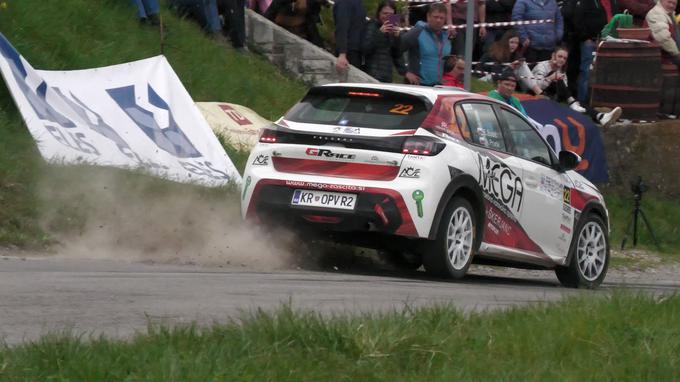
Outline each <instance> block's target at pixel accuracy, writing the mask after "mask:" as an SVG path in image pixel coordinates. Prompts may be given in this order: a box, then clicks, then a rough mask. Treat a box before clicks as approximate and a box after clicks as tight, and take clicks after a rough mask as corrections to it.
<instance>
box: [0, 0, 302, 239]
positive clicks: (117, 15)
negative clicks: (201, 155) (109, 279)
mask: <svg viewBox="0 0 680 382" xmlns="http://www.w3.org/2000/svg"><path fill="white" fill-rule="evenodd" d="M7 3H8V7H7V8H6V9H0V32H2V33H3V34H4V35H5V37H6V38H7V39H8V40H9V41H10V42H11V43H12V44H13V45H14V47H15V48H16V49H17V50H18V51H19V53H20V54H22V55H23V56H24V57H25V58H26V59H27V60H28V62H30V64H31V65H32V66H33V67H34V68H37V69H45V70H71V69H83V68H92V67H100V66H107V65H113V64H119V63H122V62H128V61H132V60H138V59H143V58H147V57H151V56H155V55H158V54H159V53H160V38H159V33H158V31H157V30H156V29H153V28H150V27H144V26H141V25H139V23H138V22H137V20H136V13H135V9H134V8H133V7H132V6H129V1H120V0H58V1H57V0H15V1H8V2H7ZM163 5H164V7H163V10H162V15H163V19H164V22H165V24H166V25H167V29H168V33H167V39H166V41H165V45H164V54H165V56H166V57H167V59H168V61H169V62H170V64H171V65H172V67H173V68H174V70H175V71H176V72H177V74H178V76H179V77H180V79H181V80H182V82H183V84H184V86H185V87H186V88H187V90H188V91H189V93H190V94H191V96H192V97H193V99H194V100H195V101H226V102H233V103H238V104H242V105H246V106H248V107H250V108H252V109H254V110H255V111H256V112H258V113H259V114H260V115H262V116H264V117H265V118H269V119H275V118H278V117H279V116H280V115H281V114H283V113H284V112H285V110H287V109H288V108H289V107H290V106H291V105H292V104H293V103H294V102H295V101H296V100H297V99H299V98H300V97H301V96H302V95H303V94H304V92H305V90H306V88H305V87H304V85H302V84H301V83H299V82H295V81H293V80H290V79H288V78H287V77H286V76H284V75H283V74H282V73H281V72H279V71H278V70H277V69H276V68H275V67H274V66H272V65H270V64H269V63H267V62H266V61H265V60H264V59H262V58H260V57H258V56H256V55H241V54H238V53H236V52H235V51H234V50H233V49H232V48H231V47H230V46H226V45H224V44H223V43H220V42H216V41H214V40H211V39H210V38H209V37H207V36H206V35H205V34H204V33H203V32H202V31H201V30H200V28H199V27H198V26H197V25H196V23H194V22H192V21H189V20H183V19H179V18H177V17H176V16H175V15H174V14H173V13H171V12H169V11H168V10H167V9H166V8H165V2H163ZM227 151H228V153H229V155H230V157H231V158H232V159H234V162H236V165H237V167H239V168H241V169H242V168H243V166H244V163H245V157H246V156H247V154H245V153H237V152H236V151H235V150H234V149H233V148H231V147H227ZM63 170H64V169H63V168H60V167H51V166H49V167H48V166H46V165H44V164H43V162H42V160H41V159H40V157H39V155H38V153H37V149H36V147H35V143H34V142H33V139H32V138H31V136H30V135H29V133H28V129H27V128H26V126H25V125H24V123H23V121H22V119H21V116H20V115H19V113H18V111H17V109H16V106H15V105H14V102H13V100H12V99H11V96H10V95H9V92H8V90H7V88H6V86H5V85H4V83H2V84H0V245H19V246H24V247H36V246H43V245H46V244H49V243H50V242H51V240H50V238H49V237H48V236H47V235H46V234H45V233H44V231H43V229H42V228H41V226H40V224H39V213H40V212H41V211H40V205H41V203H42V202H43V201H41V200H40V198H38V197H37V192H38V190H37V182H38V180H39V179H42V178H45V176H46V175H47V174H52V173H53V172H59V171H63ZM57 178H58V177H57ZM134 179H138V177H134ZM161 183H162V184H163V183H164V184H168V182H161ZM53 187H63V186H62V185H60V184H54V185H53ZM168 187H175V186H172V185H170V186H168ZM64 212H65V213H67V214H68V210H65V211H64ZM65 218H69V216H65Z"/></svg>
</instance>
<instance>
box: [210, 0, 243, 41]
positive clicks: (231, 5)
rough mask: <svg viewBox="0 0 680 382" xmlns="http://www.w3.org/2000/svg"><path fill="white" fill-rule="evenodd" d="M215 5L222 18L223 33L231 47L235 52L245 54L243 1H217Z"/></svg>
mask: <svg viewBox="0 0 680 382" xmlns="http://www.w3.org/2000/svg"><path fill="white" fill-rule="evenodd" d="M217 5H218V7H217V8H218V11H219V13H220V14H221V15H223V17H224V29H223V32H224V34H225V35H227V36H229V39H230V40H231V45H232V46H233V47H234V49H236V50H237V51H240V52H247V51H248V48H246V14H245V6H246V4H245V0H218V4H217Z"/></svg>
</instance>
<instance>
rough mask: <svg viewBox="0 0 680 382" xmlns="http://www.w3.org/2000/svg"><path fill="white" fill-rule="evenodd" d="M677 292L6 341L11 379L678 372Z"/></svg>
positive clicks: (4, 362)
mask: <svg viewBox="0 0 680 382" xmlns="http://www.w3.org/2000/svg"><path fill="white" fill-rule="evenodd" d="M679 318H680V296H677V295H676V296H666V297H656V298H655V297H650V296H641V295H630V294H621V293H615V294H614V295H612V296H608V297H604V296H603V297H602V298H596V299H593V298H592V296H582V297H578V298H570V299H567V300H565V301H563V302H560V303H554V304H550V305H538V306H533V307H528V308H515V309H511V310H509V311H504V312H493V313H473V314H470V315H464V314H462V313H461V312H459V311H457V310H456V309H454V308H451V307H446V306H438V307H430V308H422V309H406V310H404V311H400V312H392V313H387V314H364V315H361V316H352V317H335V318H324V317H322V316H321V315H319V314H318V313H311V312H309V313H301V312H295V311H293V310H292V309H291V308H290V307H284V308H282V309H280V310H279V311H278V312H276V313H274V314H267V313H264V312H261V311H259V312H256V313H253V314H251V315H250V316H248V317H246V318H245V319H244V320H242V321H240V322H232V323H230V324H227V325H216V326H214V327H212V328H208V329H200V328H197V327H194V326H188V327H178V328H174V329H169V328H166V327H154V326H151V327H149V333H148V334H144V335H138V336H137V337H136V338H134V339H133V340H132V341H130V342H124V341H118V340H111V339H106V338H96V339H92V340H87V339H84V338H82V337H77V336H71V335H51V336H46V337H43V338H42V339H41V340H40V341H38V342H35V343H30V344H25V345H20V346H17V347H13V348H9V347H7V348H5V349H2V350H0V379H4V380H72V381H76V380H88V381H92V380H163V381H206V380H293V381H299V380H362V381H366V380H409V381H411V380H422V381H431V380H441V381H450V380H541V381H544V380H560V381H570V380H573V381H580V380H633V381H637V380H673V379H675V378H676V377H677V375H678V372H680V329H679V328H678V327H677V325H674V324H673V323H674V322H677V321H678V319H679Z"/></svg>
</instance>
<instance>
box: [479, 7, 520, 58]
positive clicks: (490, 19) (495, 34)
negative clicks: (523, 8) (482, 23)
mask: <svg viewBox="0 0 680 382" xmlns="http://www.w3.org/2000/svg"><path fill="white" fill-rule="evenodd" d="M515 1H516V0H487V2H486V22H487V23H500V22H507V21H510V20H511V18H512V8H513V7H514V6H515ZM510 28H511V27H494V28H489V29H487V32H486V38H485V39H484V52H485V53H486V52H488V51H489V49H491V44H493V43H494V42H496V41H498V40H500V39H501V38H502V37H503V35H504V34H505V33H506V32H507V31H509V30H510Z"/></svg>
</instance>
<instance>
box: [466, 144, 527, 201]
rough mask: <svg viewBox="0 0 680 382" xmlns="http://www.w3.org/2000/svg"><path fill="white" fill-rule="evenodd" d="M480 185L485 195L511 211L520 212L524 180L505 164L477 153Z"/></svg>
mask: <svg viewBox="0 0 680 382" xmlns="http://www.w3.org/2000/svg"><path fill="white" fill-rule="evenodd" d="M477 158H478V160H479V174H478V175H479V176H478V179H479V185H480V186H481V187H482V189H483V190H484V194H485V195H486V196H488V197H489V198H491V199H492V200H494V201H496V202H498V203H500V204H502V205H503V206H505V207H506V208H507V209H508V210H510V211H515V212H519V211H520V209H521V208H522V198H523V197H524V184H523V183H522V179H521V178H520V177H519V176H517V174H515V172H514V171H513V170H512V169H511V168H510V167H508V165H506V164H505V163H503V162H497V161H495V160H493V159H491V158H489V157H487V156H484V155H481V154H480V153H477Z"/></svg>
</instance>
